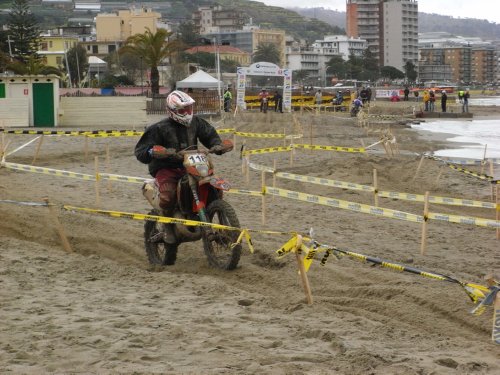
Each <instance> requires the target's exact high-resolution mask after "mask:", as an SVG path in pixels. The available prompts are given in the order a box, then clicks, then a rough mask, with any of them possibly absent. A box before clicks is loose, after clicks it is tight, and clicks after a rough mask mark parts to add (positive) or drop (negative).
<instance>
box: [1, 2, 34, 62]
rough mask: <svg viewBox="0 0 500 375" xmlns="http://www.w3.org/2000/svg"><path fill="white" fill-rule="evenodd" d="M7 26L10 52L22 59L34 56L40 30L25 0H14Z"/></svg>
mask: <svg viewBox="0 0 500 375" xmlns="http://www.w3.org/2000/svg"><path fill="white" fill-rule="evenodd" d="M7 26H8V28H9V36H10V39H11V40H13V42H12V47H13V50H12V53H13V55H14V56H16V57H18V58H19V59H20V60H22V61H27V60H28V59H29V57H30V56H36V55H35V54H36V51H38V44H39V36H40V30H39V28H38V23H37V21H36V19H35V16H34V15H33V13H31V10H30V8H29V4H28V1H27V0H14V2H13V3H12V9H11V12H10V13H9V17H8V21H7Z"/></svg>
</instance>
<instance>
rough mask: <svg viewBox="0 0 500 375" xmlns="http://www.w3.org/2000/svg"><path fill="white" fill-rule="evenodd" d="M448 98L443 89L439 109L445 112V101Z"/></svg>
mask: <svg viewBox="0 0 500 375" xmlns="http://www.w3.org/2000/svg"><path fill="white" fill-rule="evenodd" d="M447 100H448V95H446V91H445V90H443V91H442V92H441V110H442V111H443V112H446V101H447Z"/></svg>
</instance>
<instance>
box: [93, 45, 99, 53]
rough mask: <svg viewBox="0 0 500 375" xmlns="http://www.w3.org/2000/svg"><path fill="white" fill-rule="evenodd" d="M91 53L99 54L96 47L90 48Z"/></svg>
mask: <svg viewBox="0 0 500 375" xmlns="http://www.w3.org/2000/svg"><path fill="white" fill-rule="evenodd" d="M92 53H99V49H98V48H97V46H96V45H93V46H92Z"/></svg>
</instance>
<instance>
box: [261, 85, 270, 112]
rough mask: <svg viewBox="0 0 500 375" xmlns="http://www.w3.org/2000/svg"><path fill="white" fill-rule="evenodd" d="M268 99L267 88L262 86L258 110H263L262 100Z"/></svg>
mask: <svg viewBox="0 0 500 375" xmlns="http://www.w3.org/2000/svg"><path fill="white" fill-rule="evenodd" d="M268 99H269V93H268V92H267V90H266V89H265V88H263V89H262V90H261V91H260V92H259V101H260V111H261V112H262V111H264V110H265V108H264V101H267V100H268Z"/></svg>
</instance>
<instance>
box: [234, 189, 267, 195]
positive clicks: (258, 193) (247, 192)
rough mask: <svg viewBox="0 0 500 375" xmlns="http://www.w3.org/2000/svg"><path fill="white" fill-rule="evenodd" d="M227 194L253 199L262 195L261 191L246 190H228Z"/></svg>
mask: <svg viewBox="0 0 500 375" xmlns="http://www.w3.org/2000/svg"><path fill="white" fill-rule="evenodd" d="M228 193H232V194H243V195H250V196H253V197H261V196H262V195H263V193H262V192H261V191H253V190H246V189H229V190H228Z"/></svg>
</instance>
